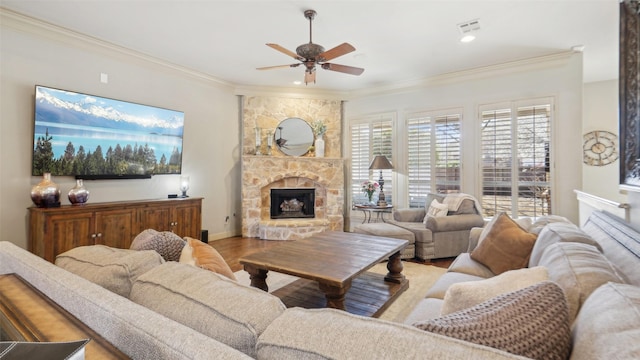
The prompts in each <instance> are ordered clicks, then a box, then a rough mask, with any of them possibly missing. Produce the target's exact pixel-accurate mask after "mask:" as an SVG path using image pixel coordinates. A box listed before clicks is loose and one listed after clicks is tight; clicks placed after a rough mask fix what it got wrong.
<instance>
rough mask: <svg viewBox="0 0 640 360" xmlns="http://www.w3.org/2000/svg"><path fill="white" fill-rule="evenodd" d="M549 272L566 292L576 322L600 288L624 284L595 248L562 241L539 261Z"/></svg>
mask: <svg viewBox="0 0 640 360" xmlns="http://www.w3.org/2000/svg"><path fill="white" fill-rule="evenodd" d="M539 264H540V266H545V267H546V268H547V270H548V271H549V279H550V280H553V281H555V282H556V283H558V285H560V287H562V289H563V290H564V292H565V294H566V296H567V301H568V304H569V317H570V319H571V321H573V320H574V319H575V317H576V315H577V314H578V311H579V310H580V307H581V306H582V304H583V303H584V301H585V300H586V299H587V298H588V297H589V295H591V293H592V292H593V291H594V290H595V289H597V288H598V287H599V286H600V285H602V284H606V283H607V282H609V281H613V282H617V283H623V282H624V279H623V277H622V275H621V274H619V272H618V271H617V269H616V268H615V267H614V266H613V265H612V264H611V263H610V262H609V260H607V258H606V257H604V255H602V253H600V251H598V249H596V248H595V247H594V246H591V245H587V244H581V243H570V242H569V243H565V242H559V243H555V244H552V245H550V246H549V247H547V249H546V250H545V251H544V253H543V254H542V257H541V258H540V262H539Z"/></svg>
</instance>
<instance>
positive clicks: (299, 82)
mask: <svg viewBox="0 0 640 360" xmlns="http://www.w3.org/2000/svg"><path fill="white" fill-rule="evenodd" d="M293 85H302V81H300V80H296V81H294V82H293Z"/></svg>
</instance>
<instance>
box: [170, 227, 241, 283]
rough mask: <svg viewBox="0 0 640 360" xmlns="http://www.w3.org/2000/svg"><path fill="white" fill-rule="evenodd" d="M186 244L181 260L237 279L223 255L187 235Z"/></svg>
mask: <svg viewBox="0 0 640 360" xmlns="http://www.w3.org/2000/svg"><path fill="white" fill-rule="evenodd" d="M184 239H185V240H186V245H185V246H184V247H183V248H182V252H181V255H180V262H181V263H185V264H188V265H193V266H197V267H200V268H203V269H206V270H209V271H213V272H215V273H218V274H220V275H224V276H226V277H228V278H229V279H231V280H236V276H235V275H233V271H231V268H230V267H229V264H227V262H226V261H225V260H224V258H223V257H222V255H220V253H219V252H218V251H217V250H216V249H214V248H213V247H211V246H209V245H208V244H205V243H203V242H202V241H200V240H198V239H193V238H190V237H185V238H184Z"/></svg>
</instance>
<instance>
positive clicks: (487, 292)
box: [440, 266, 549, 315]
mask: <svg viewBox="0 0 640 360" xmlns="http://www.w3.org/2000/svg"><path fill="white" fill-rule="evenodd" d="M548 279H549V274H548V272H547V268H545V267H543V266H537V267H534V268H530V269H529V268H527V269H519V270H510V271H506V272H503V273H502V274H500V275H498V276H494V277H492V278H489V279H486V280H479V281H466V282H460V283H455V284H452V285H451V286H449V288H448V289H447V292H446V293H445V295H444V302H443V303H442V309H441V310H440V311H441V314H442V315H448V314H451V313H453V312H456V311H459V310H463V309H467V308H470V307H472V306H475V305H478V304H480V303H481V302H483V301H487V300H489V299H491V298H494V297H496V296H498V295H501V294H505V293H508V292H512V291H516V290H520V289H524V288H526V287H528V286H531V285H534V284H537V283H539V282H542V281H545V280H548Z"/></svg>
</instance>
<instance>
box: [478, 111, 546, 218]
mask: <svg viewBox="0 0 640 360" xmlns="http://www.w3.org/2000/svg"><path fill="white" fill-rule="evenodd" d="M551 109H552V105H551V101H550V99H545V100H541V101H537V102H535V103H533V104H518V103H513V104H510V106H504V107H499V106H495V107H493V108H491V106H486V107H484V109H481V111H480V114H481V115H480V116H481V142H482V145H481V153H482V201H481V202H482V207H483V212H484V215H485V216H493V215H495V214H496V213H499V212H503V211H504V212H507V213H509V214H510V215H511V216H513V217H519V216H533V217H536V216H541V215H546V214H549V213H550V212H551V197H550V191H551V189H550V185H549V179H550V166H549V144H550V140H551Z"/></svg>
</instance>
